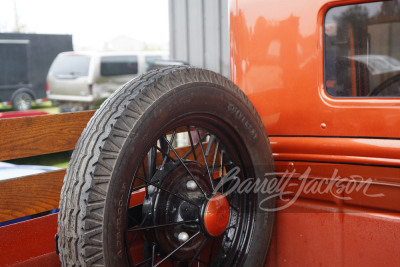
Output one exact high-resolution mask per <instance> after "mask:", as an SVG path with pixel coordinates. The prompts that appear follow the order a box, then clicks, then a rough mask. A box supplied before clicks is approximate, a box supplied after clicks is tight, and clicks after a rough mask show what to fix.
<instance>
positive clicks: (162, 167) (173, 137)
mask: <svg viewBox="0 0 400 267" xmlns="http://www.w3.org/2000/svg"><path fill="white" fill-rule="evenodd" d="M175 133H176V129H175V130H174V131H173V132H172V135H171V140H170V142H171V144H173V142H174V139H175ZM160 143H161V144H162V145H161V147H163V146H165V143H167V147H166V148H167V154H166V155H169V151H170V146H168V144H169V142H168V139H167V137H166V136H165V135H163V136H162V138H161V139H160ZM165 163H167V157H164V158H163V162H162V164H161V167H160V170H162V169H164V166H165Z"/></svg>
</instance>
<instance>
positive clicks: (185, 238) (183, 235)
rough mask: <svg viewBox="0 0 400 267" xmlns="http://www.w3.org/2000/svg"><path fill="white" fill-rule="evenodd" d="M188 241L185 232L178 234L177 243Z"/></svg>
mask: <svg viewBox="0 0 400 267" xmlns="http://www.w3.org/2000/svg"><path fill="white" fill-rule="evenodd" d="M188 239H189V235H188V234H187V233H186V232H180V233H179V235H178V240H179V242H181V243H183V242H185V241H187V240H188Z"/></svg>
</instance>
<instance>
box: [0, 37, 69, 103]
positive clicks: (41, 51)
mask: <svg viewBox="0 0 400 267" xmlns="http://www.w3.org/2000/svg"><path fill="white" fill-rule="evenodd" d="M69 50H72V36H71V35H54V34H51V35H50V34H48V35H47V34H15V33H0V102H1V103H2V104H3V106H8V105H12V106H13V109H14V110H28V109H30V107H31V105H32V101H35V102H36V103H41V102H43V101H46V100H47V95H46V76H47V72H48V71H49V67H50V65H51V63H52V62H53V60H54V58H55V57H56V56H57V55H58V53H60V52H63V51H69Z"/></svg>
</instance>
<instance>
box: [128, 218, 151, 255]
mask: <svg viewBox="0 0 400 267" xmlns="http://www.w3.org/2000/svg"><path fill="white" fill-rule="evenodd" d="M147 216H148V214H146V216H144V218H143V220H142V222H141V223H140V225H139V227H142V226H143V224H144V222H145V221H146V219H147ZM128 232H129V230H128ZM138 234H139V232H137V233H135V234H134V235H133V237H132V239H131V241H129V244H128V248H130V247H131V246H132V244H133V241H134V240H135V239H136V237H137V235H138Z"/></svg>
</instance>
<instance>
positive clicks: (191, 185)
mask: <svg viewBox="0 0 400 267" xmlns="http://www.w3.org/2000/svg"><path fill="white" fill-rule="evenodd" d="M186 188H187V189H188V190H190V191H194V190H196V188H197V184H196V182H195V181H193V180H190V181H188V182H187V183H186Z"/></svg>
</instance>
